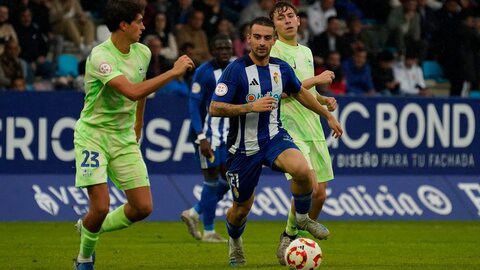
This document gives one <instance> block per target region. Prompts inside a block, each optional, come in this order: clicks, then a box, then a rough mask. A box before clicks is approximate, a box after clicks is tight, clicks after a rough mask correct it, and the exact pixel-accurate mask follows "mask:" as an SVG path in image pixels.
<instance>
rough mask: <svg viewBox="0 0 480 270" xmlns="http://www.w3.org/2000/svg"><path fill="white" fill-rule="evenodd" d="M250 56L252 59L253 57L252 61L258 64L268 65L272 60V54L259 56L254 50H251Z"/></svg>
mask: <svg viewBox="0 0 480 270" xmlns="http://www.w3.org/2000/svg"><path fill="white" fill-rule="evenodd" d="M248 56H250V59H252V62H253V63H254V64H255V65H257V66H267V65H268V63H269V62H270V56H266V57H263V58H259V57H258V56H257V55H256V54H254V53H253V52H250V53H249V54H248Z"/></svg>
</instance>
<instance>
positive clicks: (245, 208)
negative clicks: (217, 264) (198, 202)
mask: <svg viewBox="0 0 480 270" xmlns="http://www.w3.org/2000/svg"><path fill="white" fill-rule="evenodd" d="M263 157H264V155H263V153H261V152H259V153H257V154H255V155H252V156H248V157H247V156H246V154H241V153H237V154H234V155H231V156H229V157H228V159H227V166H228V172H227V173H226V175H227V179H228V183H229V184H230V190H231V192H232V197H233V204H232V206H231V207H230V208H229V209H228V210H227V219H226V225H227V232H228V235H229V236H230V237H229V239H228V246H229V257H230V265H231V266H243V265H245V264H246V260H245V255H244V253H243V240H242V234H243V232H244V230H245V226H246V224H247V216H248V213H249V212H250V209H251V208H252V205H253V200H254V191H255V187H256V186H257V184H258V180H259V178H260V173H261V172H262V164H263Z"/></svg>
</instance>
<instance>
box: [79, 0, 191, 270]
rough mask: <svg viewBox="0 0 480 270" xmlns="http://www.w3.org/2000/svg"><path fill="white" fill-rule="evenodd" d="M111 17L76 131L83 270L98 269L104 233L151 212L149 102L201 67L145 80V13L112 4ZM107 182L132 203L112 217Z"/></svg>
mask: <svg viewBox="0 0 480 270" xmlns="http://www.w3.org/2000/svg"><path fill="white" fill-rule="evenodd" d="M105 14H106V18H105V22H106V24H107V27H108V29H109V30H110V31H111V32H112V34H111V37H110V38H109V39H108V40H106V41H105V42H103V43H101V44H100V45H98V46H96V47H95V48H93V50H92V52H91V54H90V56H89V57H88V59H87V62H86V66H85V71H86V72H85V102H84V107H83V109H82V112H81V114H80V118H79V119H78V121H77V123H76V125H75V132H74V148H75V150H74V151H75V166H76V176H75V186H77V187H82V188H86V189H87V191H88V195H89V210H88V213H87V214H86V215H85V217H84V218H83V220H82V219H80V220H79V221H78V223H77V229H78V230H79V231H80V251H79V254H78V256H77V258H75V260H74V269H77V270H92V269H94V263H95V261H94V252H95V247H96V245H97V242H98V239H99V237H100V234H102V233H104V232H110V231H115V230H120V229H123V228H126V227H128V226H130V225H131V224H132V223H133V222H136V221H140V220H142V219H144V218H146V217H147V216H148V215H149V214H150V213H151V211H152V195H151V192H150V182H149V179H148V172H147V168H146V166H145V162H144V161H143V158H142V154H141V152H140V145H139V143H138V141H139V139H140V135H141V129H142V123H143V111H144V106H145V97H146V96H148V95H149V94H151V93H153V92H155V91H156V90H157V89H159V88H160V87H161V86H163V85H165V84H166V83H167V82H169V81H170V80H172V79H174V78H176V77H179V76H182V75H183V74H184V73H185V71H187V70H188V69H193V68H194V67H195V66H194V63H193V61H192V60H191V59H190V58H189V57H188V56H181V57H180V58H179V59H178V60H177V61H176V62H175V64H174V66H173V68H172V69H170V70H168V71H166V72H165V73H163V74H161V75H159V76H156V77H154V78H152V79H150V80H146V81H145V75H146V71H147V68H148V63H149V62H150V56H151V53H150V50H149V49H148V48H147V47H146V46H145V45H143V44H141V43H139V42H138V40H139V38H140V35H141V34H142V31H143V30H145V26H144V25H143V22H142V19H143V16H142V14H143V10H142V8H141V6H140V5H139V4H138V3H137V1H135V0H110V1H109V2H108V3H107V5H106V12H105ZM107 176H108V177H109V178H110V179H111V180H112V182H113V183H114V184H115V185H116V186H117V187H118V188H119V189H122V190H124V191H125V194H126V197H127V203H125V204H124V205H122V206H120V207H118V208H117V209H115V210H114V211H112V212H110V213H109V208H110V199H109V189H108V186H107Z"/></svg>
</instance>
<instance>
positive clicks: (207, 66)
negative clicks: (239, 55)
mask: <svg viewBox="0 0 480 270" xmlns="http://www.w3.org/2000/svg"><path fill="white" fill-rule="evenodd" d="M213 67H214V62H213V60H209V61H206V62H204V63H202V64H201V65H200V66H198V67H197V68H196V69H195V72H196V73H205V72H208V71H210V70H213Z"/></svg>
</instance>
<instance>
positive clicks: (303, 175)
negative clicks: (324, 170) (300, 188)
mask: <svg viewBox="0 0 480 270" xmlns="http://www.w3.org/2000/svg"><path fill="white" fill-rule="evenodd" d="M289 173H290V175H292V177H293V179H295V180H296V181H299V182H306V181H310V168H308V165H306V164H305V165H303V164H302V165H299V166H296V167H295V168H294V169H293V170H292V172H289Z"/></svg>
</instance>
